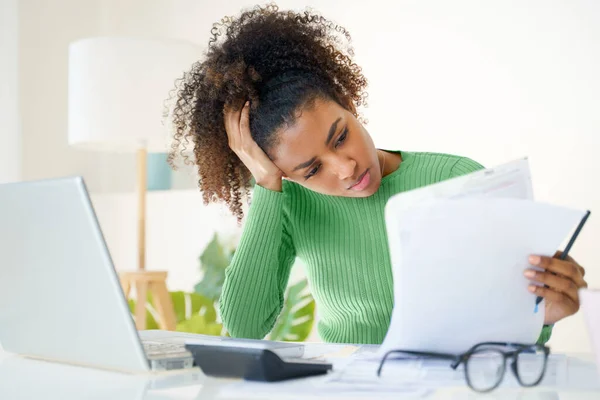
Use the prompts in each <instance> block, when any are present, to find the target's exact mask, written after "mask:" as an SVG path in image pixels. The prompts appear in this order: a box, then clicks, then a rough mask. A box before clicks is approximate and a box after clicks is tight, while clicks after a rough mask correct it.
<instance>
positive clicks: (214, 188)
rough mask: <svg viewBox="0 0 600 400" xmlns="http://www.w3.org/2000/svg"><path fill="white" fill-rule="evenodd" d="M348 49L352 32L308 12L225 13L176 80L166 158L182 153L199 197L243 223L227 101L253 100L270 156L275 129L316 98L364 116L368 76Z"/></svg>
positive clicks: (243, 187) (245, 186) (246, 179)
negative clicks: (199, 55) (202, 53)
mask: <svg viewBox="0 0 600 400" xmlns="http://www.w3.org/2000/svg"><path fill="white" fill-rule="evenodd" d="M344 45H345V46H344ZM353 55H354V53H353V49H352V47H351V38H350V35H349V33H348V32H347V31H346V30H345V29H344V28H342V27H340V26H338V25H336V24H334V23H332V22H330V21H329V20H327V19H325V18H324V17H322V16H320V15H318V14H316V13H314V12H312V11H309V10H306V11H304V12H302V13H296V12H292V11H279V9H278V7H277V6H276V5H274V4H269V5H267V6H265V7H261V6H256V7H254V8H253V9H250V10H245V11H243V12H242V13H241V15H240V16H239V17H238V18H234V17H225V18H223V19H222V20H221V22H220V23H216V24H214V26H213V28H212V30H211V38H210V40H209V44H208V51H207V53H206V57H205V59H204V60H201V61H198V62H196V63H195V64H194V65H193V66H192V68H191V70H190V71H187V72H186V73H185V74H184V75H183V77H182V78H181V79H179V80H177V82H176V86H175V90H174V93H175V103H174V107H173V109H172V111H171V116H170V118H171V123H172V125H173V130H174V133H173V136H174V137H173V143H172V145H171V151H170V154H169V163H170V164H171V166H172V167H173V168H174V169H175V168H176V166H175V163H174V160H175V159H176V158H177V156H181V157H182V158H183V160H184V162H185V163H186V164H195V165H196V167H197V171H198V185H199V188H200V190H201V191H202V193H203V199H204V203H205V204H208V203H209V202H216V201H222V202H224V203H226V204H227V206H228V207H229V209H230V210H231V212H232V213H233V214H234V215H235V216H236V217H237V219H238V222H241V220H242V218H243V211H242V198H243V197H244V196H248V195H249V188H250V186H251V184H252V176H251V174H250V172H249V170H248V169H247V168H246V166H245V165H244V164H243V163H242V162H241V161H240V159H239V158H238V157H237V155H236V154H235V153H234V152H233V151H232V150H231V149H230V148H229V145H228V140H227V132H226V131H225V125H224V119H223V110H224V107H225V106H228V107H232V108H234V109H239V108H240V107H241V106H242V105H243V104H244V102H245V101H246V100H250V104H251V108H250V130H251V132H252V137H253V139H254V140H255V141H256V143H257V144H258V145H259V146H260V147H261V148H262V149H263V151H264V152H265V153H267V155H269V151H270V150H271V149H272V148H273V146H274V145H275V144H276V143H277V140H278V138H277V137H275V136H276V135H275V134H274V133H275V132H276V131H277V130H278V129H279V128H281V127H283V126H284V124H288V125H287V126H290V125H292V124H293V123H294V121H295V118H296V115H297V114H296V112H297V111H300V110H302V109H303V108H305V107H310V105H311V104H314V101H315V100H316V99H324V100H333V101H336V102H337V103H338V104H340V105H341V106H342V107H344V108H346V109H347V110H349V111H351V112H352V113H353V114H354V115H355V116H356V117H358V118H360V119H362V118H361V117H360V116H359V115H358V114H357V111H356V108H357V107H358V106H361V105H365V100H366V97H367V94H366V92H365V89H366V86H367V80H366V79H365V77H364V76H363V75H362V73H361V69H360V68H359V67H358V66H357V65H356V64H355V63H353V61H352V58H351V57H352V56H353ZM190 142H193V156H192V157H191V158H192V159H193V160H192V159H191V158H190V156H189V154H188V147H187V146H188V145H189V143H190Z"/></svg>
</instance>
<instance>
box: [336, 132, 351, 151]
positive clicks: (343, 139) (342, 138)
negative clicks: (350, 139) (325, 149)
mask: <svg viewBox="0 0 600 400" xmlns="http://www.w3.org/2000/svg"><path fill="white" fill-rule="evenodd" d="M347 136H348V128H346V129H344V133H342V134H341V135H340V137H339V138H338V140H337V142H335V147H338V146H339V145H340V144H342V143H344V141H345V140H346V137H347Z"/></svg>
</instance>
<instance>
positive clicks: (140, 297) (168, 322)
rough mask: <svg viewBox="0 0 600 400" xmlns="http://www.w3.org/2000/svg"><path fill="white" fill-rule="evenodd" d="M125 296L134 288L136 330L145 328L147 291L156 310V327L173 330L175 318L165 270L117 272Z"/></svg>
mask: <svg viewBox="0 0 600 400" xmlns="http://www.w3.org/2000/svg"><path fill="white" fill-rule="evenodd" d="M119 279H120V281H121V286H122V287H123V292H124V293H125V298H129V292H130V291H131V288H133V287H134V288H135V290H136V293H137V301H136V303H135V313H134V315H135V327H136V328H137V329H138V330H144V329H146V299H147V296H148V292H150V293H151V294H152V300H153V302H154V306H155V307H156V311H157V312H158V317H159V318H158V321H156V322H157V323H158V327H159V328H160V329H163V330H168V331H174V330H175V325H176V320H175V310H174V308H173V302H172V301H171V295H170V294H169V291H168V290H167V272H166V271H131V272H130V271H128V272H122V273H120V274H119Z"/></svg>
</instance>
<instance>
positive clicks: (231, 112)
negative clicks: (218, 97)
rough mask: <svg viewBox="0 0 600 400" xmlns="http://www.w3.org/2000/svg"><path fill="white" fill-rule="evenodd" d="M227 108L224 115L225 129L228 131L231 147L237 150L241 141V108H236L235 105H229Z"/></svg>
mask: <svg viewBox="0 0 600 400" xmlns="http://www.w3.org/2000/svg"><path fill="white" fill-rule="evenodd" d="M226 110H227V111H226V112H225V116H224V121H225V131H226V132H227V138H228V141H229V147H230V148H231V149H233V150H235V149H237V148H238V147H239V143H240V132H239V120H240V114H241V110H235V108H233V107H227V108H226Z"/></svg>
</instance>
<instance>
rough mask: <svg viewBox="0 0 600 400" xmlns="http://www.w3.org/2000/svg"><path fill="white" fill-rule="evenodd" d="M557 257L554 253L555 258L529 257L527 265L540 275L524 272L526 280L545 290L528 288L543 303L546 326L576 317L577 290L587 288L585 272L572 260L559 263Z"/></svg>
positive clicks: (533, 287)
mask: <svg viewBox="0 0 600 400" xmlns="http://www.w3.org/2000/svg"><path fill="white" fill-rule="evenodd" d="M560 255H561V253H560V252H557V253H556V254H555V255H554V257H541V256H535V255H534V256H531V257H530V259H529V262H530V263H531V264H532V265H535V266H536V267H540V268H542V269H543V271H535V270H533V269H528V270H527V271H526V272H525V276H526V277H527V278H529V279H531V280H533V281H536V282H539V283H543V284H544V285H546V286H547V287H545V286H536V285H530V286H529V290H530V291H531V292H533V293H535V294H537V295H538V296H541V297H543V298H544V299H546V316H545V318H544V324H546V325H551V324H554V323H555V322H557V321H559V320H561V319H563V318H566V317H568V316H570V315H573V314H575V313H576V312H577V311H578V310H579V305H580V302H579V289H581V288H586V287H587V282H586V281H585V279H584V276H585V269H584V268H583V267H582V266H581V265H579V264H578V263H577V261H575V260H573V259H572V258H571V257H567V259H566V260H560V259H559V257H560Z"/></svg>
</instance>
